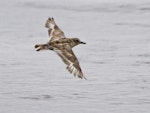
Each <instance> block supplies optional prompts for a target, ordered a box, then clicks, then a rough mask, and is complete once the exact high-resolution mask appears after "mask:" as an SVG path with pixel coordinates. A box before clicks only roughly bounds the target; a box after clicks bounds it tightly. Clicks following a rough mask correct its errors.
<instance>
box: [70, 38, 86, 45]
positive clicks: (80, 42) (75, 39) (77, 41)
mask: <svg viewBox="0 0 150 113" xmlns="http://www.w3.org/2000/svg"><path fill="white" fill-rule="evenodd" d="M73 41H74V42H75V43H76V44H77V45H78V44H86V43H85V42H82V41H81V40H80V39H79V38H73Z"/></svg>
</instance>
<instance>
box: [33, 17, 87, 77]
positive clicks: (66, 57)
mask: <svg viewBox="0 0 150 113" xmlns="http://www.w3.org/2000/svg"><path fill="white" fill-rule="evenodd" d="M45 27H46V28H48V34H49V41H48V42H47V43H46V44H36V45H35V48H36V51H41V50H52V51H55V52H56V53H57V54H58V56H60V58H61V59H62V61H63V62H64V63H65V64H66V65H67V67H66V69H67V70H68V71H69V72H70V73H72V74H73V75H74V76H78V77H79V78H81V79H82V78H84V79H86V78H85V76H84V75H83V73H82V70H81V68H80V65H79V61H78V59H77V57H76V56H75V54H74V53H73V51H72V48H73V47H75V46H76V45H79V44H86V43H85V42H82V41H80V40H79V39H78V38H66V37H65V35H64V32H63V31H62V30H61V29H60V28H59V27H58V26H57V25H56V23H55V20H54V18H48V20H47V21H46V23H45Z"/></svg>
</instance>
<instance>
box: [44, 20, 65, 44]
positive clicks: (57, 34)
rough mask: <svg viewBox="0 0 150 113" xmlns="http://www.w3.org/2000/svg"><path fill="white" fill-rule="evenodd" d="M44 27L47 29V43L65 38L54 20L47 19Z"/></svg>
mask: <svg viewBox="0 0 150 113" xmlns="http://www.w3.org/2000/svg"><path fill="white" fill-rule="evenodd" d="M45 27H46V28H48V35H49V42H53V41H56V40H59V39H60V38H66V37H65V35H64V32H63V31H62V30H61V29H60V28H59V27H58V26H57V25H56V23H55V20H54V18H48V19H47V20H46V23H45Z"/></svg>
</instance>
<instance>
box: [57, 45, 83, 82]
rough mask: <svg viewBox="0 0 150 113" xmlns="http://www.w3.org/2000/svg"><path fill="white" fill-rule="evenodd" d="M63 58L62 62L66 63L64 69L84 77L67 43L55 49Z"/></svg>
mask: <svg viewBox="0 0 150 113" xmlns="http://www.w3.org/2000/svg"><path fill="white" fill-rule="evenodd" d="M55 52H56V53H57V54H58V55H59V56H60V57H61V59H62V60H63V62H64V63H65V64H66V65H67V67H66V69H67V70H68V71H69V72H70V73H72V74H74V76H78V77H79V78H81V79H82V78H84V79H86V78H85V77H84V75H83V73H82V70H81V68H80V65H79V61H78V59H77V58H76V56H75V55H74V53H73V51H72V49H71V47H70V46H69V45H64V46H63V48H62V49H60V50H56V51H55Z"/></svg>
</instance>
